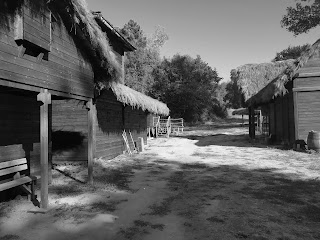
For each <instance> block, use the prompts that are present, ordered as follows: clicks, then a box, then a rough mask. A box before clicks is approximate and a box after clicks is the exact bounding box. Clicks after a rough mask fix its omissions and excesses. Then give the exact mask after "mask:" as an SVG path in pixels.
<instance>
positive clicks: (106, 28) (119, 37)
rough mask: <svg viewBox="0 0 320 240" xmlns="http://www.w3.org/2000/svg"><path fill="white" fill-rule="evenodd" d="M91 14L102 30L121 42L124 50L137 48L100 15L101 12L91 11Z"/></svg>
mask: <svg viewBox="0 0 320 240" xmlns="http://www.w3.org/2000/svg"><path fill="white" fill-rule="evenodd" d="M92 14H93V16H94V18H95V20H96V21H97V23H98V24H99V26H100V27H101V28H102V30H103V31H104V32H110V34H112V35H113V36H114V37H115V38H116V39H117V41H118V42H120V43H121V45H122V47H123V50H124V51H125V52H130V51H134V50H137V48H136V47H135V46H133V45H132V44H131V43H130V42H129V41H128V40H127V39H126V38H125V37H124V36H123V35H122V34H121V33H120V32H119V31H118V30H117V29H116V28H115V27H114V26H113V25H112V24H111V23H110V22H109V21H108V20H107V19H105V18H104V17H103V16H102V14H101V12H92ZM107 34H108V33H107Z"/></svg>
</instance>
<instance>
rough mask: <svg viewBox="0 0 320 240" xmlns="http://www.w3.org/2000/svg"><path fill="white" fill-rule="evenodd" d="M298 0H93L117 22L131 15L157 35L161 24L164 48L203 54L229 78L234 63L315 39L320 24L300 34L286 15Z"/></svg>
mask: <svg viewBox="0 0 320 240" xmlns="http://www.w3.org/2000/svg"><path fill="white" fill-rule="evenodd" d="M295 2H296V1H294V0H197V1H195V0H135V1H129V0H87V4H88V7H89V9H90V10H93V11H101V12H102V14H103V16H104V17H105V18H106V19H107V20H108V21H109V22H110V23H111V24H112V25H114V26H116V27H120V28H121V27H123V25H124V24H125V23H127V22H128V21H129V20H130V19H132V20H134V21H136V22H137V23H138V24H139V25H140V26H141V28H142V30H143V31H144V32H145V34H146V35H151V34H152V33H153V32H154V31H155V28H156V26H161V27H163V28H164V29H165V32H166V33H167V34H168V35H169V40H168V42H167V43H166V44H165V45H164V46H163V48H162V49H161V55H162V56H164V57H167V58H170V57H172V56H173V55H175V54H176V53H179V54H182V55H184V54H188V55H190V56H192V57H196V56H197V55H200V57H201V59H202V60H203V61H205V62H206V63H208V65H209V66H211V67H212V68H213V69H216V70H217V72H218V75H219V76H220V77H222V78H223V79H224V80H223V81H228V80H229V79H230V71H231V69H233V68H236V67H238V66H241V65H243V64H247V63H262V62H269V61H271V59H272V58H274V57H275V55H276V53H277V52H280V51H281V50H283V49H285V48H287V47H288V46H296V45H302V44H305V43H309V44H313V43H314V42H315V41H316V40H317V39H318V38H320V28H316V29H313V30H311V31H310V32H308V33H307V34H302V35H299V36H297V37H294V36H293V34H292V33H290V32H288V31H287V30H286V29H285V28H281V25H280V21H281V19H282V16H283V15H285V14H286V8H287V7H288V6H290V5H293V4H295Z"/></svg>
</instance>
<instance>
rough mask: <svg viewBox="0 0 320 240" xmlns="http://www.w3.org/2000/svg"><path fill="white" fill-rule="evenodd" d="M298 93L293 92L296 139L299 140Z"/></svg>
mask: <svg viewBox="0 0 320 240" xmlns="http://www.w3.org/2000/svg"><path fill="white" fill-rule="evenodd" d="M297 103H298V92H293V111H294V134H295V136H294V139H295V140H298V139H299V112H298V104H297Z"/></svg>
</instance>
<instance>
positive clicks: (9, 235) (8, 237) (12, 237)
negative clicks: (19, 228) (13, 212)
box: [0, 234, 21, 240]
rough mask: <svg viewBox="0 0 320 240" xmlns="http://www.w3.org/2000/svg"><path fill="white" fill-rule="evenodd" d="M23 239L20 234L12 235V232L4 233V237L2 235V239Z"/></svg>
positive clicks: (0, 238) (0, 239)
mask: <svg viewBox="0 0 320 240" xmlns="http://www.w3.org/2000/svg"><path fill="white" fill-rule="evenodd" d="M18 239H21V238H20V237H19V236H18V235H12V234H8V235H4V236H3V237H0V240H18Z"/></svg>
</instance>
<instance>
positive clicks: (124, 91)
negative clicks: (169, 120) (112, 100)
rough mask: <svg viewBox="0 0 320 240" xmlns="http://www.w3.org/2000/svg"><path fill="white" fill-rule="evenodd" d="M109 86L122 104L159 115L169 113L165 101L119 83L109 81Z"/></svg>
mask: <svg viewBox="0 0 320 240" xmlns="http://www.w3.org/2000/svg"><path fill="white" fill-rule="evenodd" d="M110 88H111V90H112V91H113V93H114V94H115V96H116V97H117V100H118V101H119V102H122V103H123V104H126V105H130V106H132V107H134V108H140V109H142V110H143V111H149V112H151V113H155V114H159V115H164V116H168V115H169V111H170V110H169V108H168V107H167V105H166V104H165V103H162V102H160V101H158V100H156V99H154V98H151V97H149V96H146V95H144V94H142V93H140V92H137V91H135V90H133V89H131V88H129V87H127V86H125V85H123V84H120V83H110Z"/></svg>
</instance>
